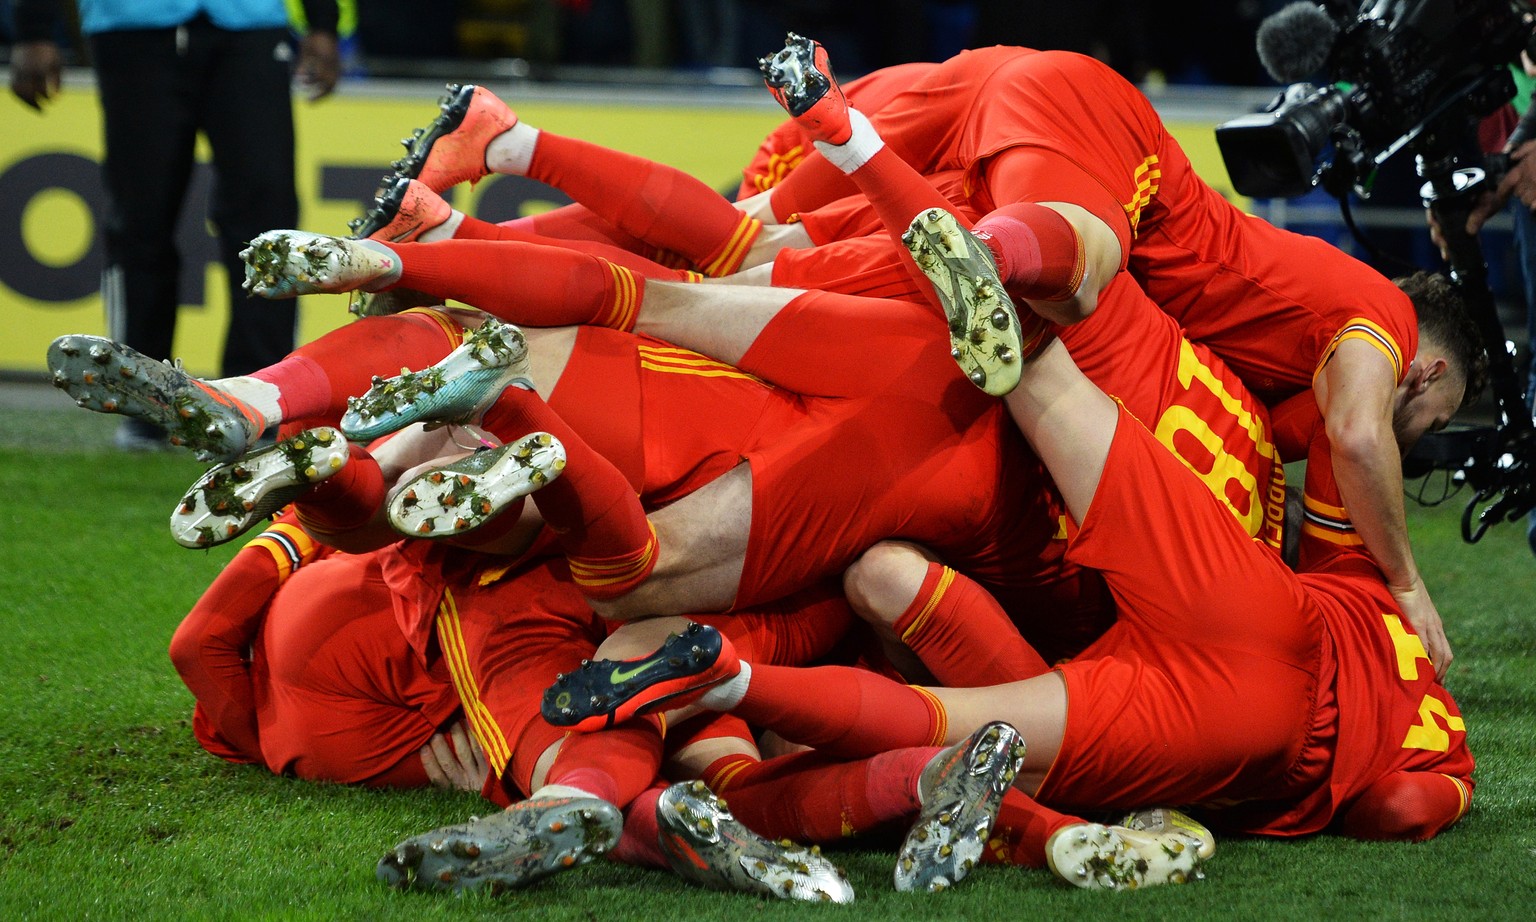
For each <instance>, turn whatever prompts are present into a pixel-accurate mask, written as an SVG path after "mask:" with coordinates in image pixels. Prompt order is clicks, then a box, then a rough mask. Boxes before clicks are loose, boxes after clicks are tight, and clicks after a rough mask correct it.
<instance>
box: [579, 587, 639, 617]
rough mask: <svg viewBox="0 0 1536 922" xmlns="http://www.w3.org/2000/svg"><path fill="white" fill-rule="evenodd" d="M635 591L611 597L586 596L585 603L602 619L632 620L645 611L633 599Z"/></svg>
mask: <svg viewBox="0 0 1536 922" xmlns="http://www.w3.org/2000/svg"><path fill="white" fill-rule="evenodd" d="M634 595H635V593H633V592H630V593H626V594H624V595H621V596H617V597H615V598H611V599H594V598H591V597H590V596H589V597H588V598H587V604H588V605H591V606H592V611H593V612H595V613H596V614H597V616H598V617H599V618H602V619H603V620H604V621H614V622H618V623H622V622H625V621H633V620H634V619H636V618H638V617H640V616H642V615H644V614H645V613H646V612H645V610H644V608H643V606H641V605H639V604H637V603H636V602H635V601H634V598H633V597H634Z"/></svg>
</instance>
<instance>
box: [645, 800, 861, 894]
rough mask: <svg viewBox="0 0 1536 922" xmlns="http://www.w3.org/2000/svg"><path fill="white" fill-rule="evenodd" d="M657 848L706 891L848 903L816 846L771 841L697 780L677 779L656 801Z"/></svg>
mask: <svg viewBox="0 0 1536 922" xmlns="http://www.w3.org/2000/svg"><path fill="white" fill-rule="evenodd" d="M656 822H657V824H658V825H659V826H660V828H661V834H660V839H661V850H662V852H663V853H664V854H665V855H666V857H667V863H668V864H669V865H670V866H671V868H672V870H673V871H674V872H676V874H677V875H678V876H679V877H681V878H683V879H684V880H688V881H692V882H693V883H696V884H699V885H700V886H703V887H707V888H709V889H711V890H734V891H737V892H741V893H760V894H762V895H764V896H771V897H774V898H776V899H782V900H802V901H805V902H813V903H814V902H821V903H851V902H853V885H852V884H850V883H849V882H848V877H847V875H846V874H844V873H843V872H842V870H841V869H839V868H838V867H837V866H836V865H835V864H833V863H832V862H831V861H828V860H827V859H826V858H825V857H823V856H822V854H821V849H819V848H814V847H812V848H802V847H800V846H798V845H795V844H793V843H791V842H789V841H787V840H785V841H780V842H774V841H771V840H769V839H765V838H763V837H762V836H760V835H758V834H757V833H755V832H753V831H752V830H750V829H748V828H747V827H746V826H743V825H742V824H741V822H740V821H739V820H737V819H736V817H734V816H732V815H731V811H730V809H729V808H728V807H727V806H726V803H725V801H724V800H721V799H720V798H718V797H716V796H715V795H714V793H713V792H712V791H710V789H709V785H707V784H705V783H704V782H702V781H681V782H678V783H677V784H674V785H672V786H671V787H669V788H667V789H666V790H665V791H663V792H662V794H661V798H660V799H659V800H658V801H657V802H656Z"/></svg>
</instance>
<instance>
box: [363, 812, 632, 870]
mask: <svg viewBox="0 0 1536 922" xmlns="http://www.w3.org/2000/svg"><path fill="white" fill-rule="evenodd" d="M623 826H624V818H623V815H622V814H620V813H619V809H618V808H617V807H615V806H614V805H613V804H610V803H608V802H607V801H604V800H598V799H597V798H595V797H558V798H539V799H537V800H524V801H521V802H519V803H515V804H513V805H512V806H510V807H508V808H507V809H505V810H503V811H501V812H500V813H496V814H493V815H491V816H484V817H480V818H478V819H472V820H470V821H469V822H468V823H460V824H458V825H455V826H445V827H443V828H441V829H435V830H433V831H432V832H428V833H423V834H422V835H419V836H413V837H411V838H409V839H406V840H405V841H404V842H401V843H400V844H399V845H396V846H395V847H394V848H393V849H391V850H390V851H389V852H387V853H386V854H385V855H384V857H383V858H380V859H379V863H378V866H377V867H376V868H375V870H374V874H375V876H377V877H378V879H379V881H380V883H383V884H385V885H386V886H390V887H394V888H396V889H406V888H412V889H419V890H477V889H480V888H482V887H484V888H486V889H488V890H490V891H491V892H492V893H497V892H500V891H502V890H508V889H513V888H517V887H524V886H527V885H528V884H531V883H533V882H534V881H536V880H540V879H542V878H545V877H548V876H550V875H551V874H557V873H559V872H561V871H567V870H570V869H571V868H575V867H580V866H581V865H584V864H586V863H587V862H589V861H591V860H592V859H593V858H596V857H598V856H599V855H602V854H604V853H606V852H607V851H608V850H609V849H611V848H613V846H614V845H615V844H616V843H617V842H618V841H619V833H620V832H622V831H623Z"/></svg>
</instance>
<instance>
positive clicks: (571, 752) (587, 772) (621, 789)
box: [544, 720, 662, 809]
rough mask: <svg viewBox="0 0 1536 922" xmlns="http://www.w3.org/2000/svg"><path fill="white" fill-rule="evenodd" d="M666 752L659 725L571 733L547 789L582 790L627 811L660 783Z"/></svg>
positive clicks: (631, 724) (551, 769)
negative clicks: (627, 808)
mask: <svg viewBox="0 0 1536 922" xmlns="http://www.w3.org/2000/svg"><path fill="white" fill-rule="evenodd" d="M661 751H662V741H661V729H660V727H659V724H658V723H657V722H656V721H651V720H635V721H628V722H626V723H624V724H622V725H619V726H616V727H610V728H609V729H607V730H604V731H603V732H601V733H572V734H571V735H569V736H567V737H566V738H565V741H564V742H562V743H561V744H560V753H559V755H557V756H555V761H554V764H552V765H551V766H550V767H549V773H548V774H547V775H546V776H545V778H544V783H545V784H562V785H568V786H570V787H573V788H580V789H581V790H583V791H586V792H587V793H588V794H591V795H592V796H594V797H597V798H600V799H602V800H606V801H608V802H609V803H611V804H613V805H614V806H616V807H619V808H621V809H622V808H623V807H626V806H628V805H629V804H630V802H631V801H633V800H634V799H635V798H636V797H638V796H640V794H641V792H643V791H644V790H645V789H646V788H648V787H650V786H651V785H653V784H654V783H655V782H656V774H657V772H659V771H660V770H661Z"/></svg>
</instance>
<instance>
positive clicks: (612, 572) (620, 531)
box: [483, 389, 656, 599]
mask: <svg viewBox="0 0 1536 922" xmlns="http://www.w3.org/2000/svg"><path fill="white" fill-rule="evenodd" d="M483 423H484V425H485V427H486V428H487V429H489V430H491V431H492V432H495V433H496V434H497V435H498V436H500V437H502V438H504V439H506V440H508V441H510V440H511V439H513V438H517V437H520V436H522V435H526V434H527V433H530V432H537V431H543V432H548V433H550V434H551V435H553V436H554V437H555V438H557V439H559V440H560V442H561V444H563V445H564V446H565V459H566V460H565V470H564V471H563V472H562V473H561V474H560V476H559V477H557V478H555V479H554V480H553V481H551V482H550V483H547V484H545V485H544V486H542V487H540V488H539V490H538V492H537V493H534V494H533V502H534V504H535V505H536V506H538V507H539V511H540V512H541V513H543V515H544V518H545V520H546V521H548V522H549V525H550V527H551V528H552V529H554V531H555V532H556V534H557V536H558V538H559V541H560V546H561V548H562V549H563V550H564V551H565V554H566V557H567V559H568V560H569V561H570V566H571V577H572V579H573V580H575V582H576V585H577V587H578V588H580V589H581V591H582V592H583V593H585V594H586V595H587V596H588V597H590V598H595V599H609V598H614V597H617V596H620V595H623V594H625V593H627V592H629V591H630V590H632V589H634V587H635V586H637V585H639V584H640V583H642V582H644V581H645V578H646V577H647V576H649V575H650V573H651V570H652V569H653V568H655V566H656V532H655V531H654V530H653V529H652V528H651V523H650V520H649V519H647V518H646V517H645V510H644V509H643V508H642V507H641V505H640V498H639V497H638V496H636V495H635V491H634V488H633V487H631V486H630V484H629V481H628V480H626V479H624V475H623V474H622V473H620V471H619V469H618V468H617V467H615V466H614V465H613V463H612V462H611V461H609V460H608V459H607V458H605V457H603V456H602V455H600V454H598V453H597V452H596V451H594V450H593V449H592V447H591V446H589V445H588V444H587V443H586V441H585V440H583V439H582V437H581V436H579V435H577V434H576V431H575V430H574V429H572V428H571V427H570V426H568V425H567V424H566V423H565V421H564V420H563V419H561V418H560V416H559V414H557V413H556V412H555V411H554V410H552V409H550V408H549V405H548V404H546V403H544V401H542V400H540V399H539V397H538V395H537V394H534V393H533V392H531V391H521V390H515V389H509V390H508V392H507V395H506V396H503V397H502V399H500V400H498V401H497V402H496V403H495V404H494V405H493V406H492V407H491V408H490V409H489V410H487V411H486V414H485V418H484V420H483Z"/></svg>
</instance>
